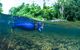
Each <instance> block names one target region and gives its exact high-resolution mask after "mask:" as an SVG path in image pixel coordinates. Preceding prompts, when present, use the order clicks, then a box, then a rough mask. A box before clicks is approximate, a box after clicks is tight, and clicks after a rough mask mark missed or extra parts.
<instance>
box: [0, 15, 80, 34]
mask: <svg viewBox="0 0 80 50" xmlns="http://www.w3.org/2000/svg"><path fill="white" fill-rule="evenodd" d="M10 21H13V19H12V16H10V15H1V16H0V33H4V34H7V33H10V30H11V26H10V25H11V24H9V22H10ZM41 33H44V34H54V33H56V34H60V35H64V34H65V35H70V36H80V29H79V28H75V27H68V28H66V26H62V25H58V24H47V23H46V24H45V26H44V29H43V31H42V32H41Z"/></svg>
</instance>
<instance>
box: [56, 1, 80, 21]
mask: <svg viewBox="0 0 80 50" xmlns="http://www.w3.org/2000/svg"><path fill="white" fill-rule="evenodd" d="M58 3H59V5H60V7H63V8H64V10H63V15H64V18H65V19H67V20H69V21H75V20H80V0H58Z"/></svg>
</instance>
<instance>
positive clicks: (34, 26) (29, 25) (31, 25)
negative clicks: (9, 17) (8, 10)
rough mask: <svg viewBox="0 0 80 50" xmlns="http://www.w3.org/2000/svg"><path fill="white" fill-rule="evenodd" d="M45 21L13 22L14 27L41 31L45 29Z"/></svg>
mask: <svg viewBox="0 0 80 50" xmlns="http://www.w3.org/2000/svg"><path fill="white" fill-rule="evenodd" d="M43 26H44V25H43V23H42V22H41V21H37V22H28V21H27V22H26V21H25V22H18V23H14V24H13V27H12V28H13V29H15V28H20V29H24V30H38V31H39V32H41V31H42V29H43Z"/></svg>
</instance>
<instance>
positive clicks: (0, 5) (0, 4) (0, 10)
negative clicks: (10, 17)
mask: <svg viewBox="0 0 80 50" xmlns="http://www.w3.org/2000/svg"><path fill="white" fill-rule="evenodd" d="M2 11H3V10H2V3H0V13H1V12H2Z"/></svg>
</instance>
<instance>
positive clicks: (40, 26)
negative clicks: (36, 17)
mask: <svg viewBox="0 0 80 50" xmlns="http://www.w3.org/2000/svg"><path fill="white" fill-rule="evenodd" d="M37 30H38V31H39V32H41V31H42V30H43V23H42V22H40V21H39V22H37Z"/></svg>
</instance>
